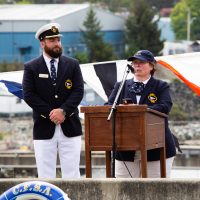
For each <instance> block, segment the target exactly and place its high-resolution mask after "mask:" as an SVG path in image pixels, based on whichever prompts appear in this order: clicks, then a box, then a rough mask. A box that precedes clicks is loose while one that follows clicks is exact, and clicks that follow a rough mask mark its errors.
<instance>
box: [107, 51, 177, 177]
mask: <svg viewBox="0 0 200 200" xmlns="http://www.w3.org/2000/svg"><path fill="white" fill-rule="evenodd" d="M128 61H131V71H132V73H133V78H132V79H128V80H126V81H125V83H124V86H123V89H122V91H121V94H120V96H119V98H118V102H117V104H122V103H133V104H145V105H147V106H148V107H149V108H151V109H153V110H156V111H159V112H161V113H164V114H167V115H168V114H169V112H170V110H171V108H172V100H171V97H170V93H169V85H168V83H167V82H164V81H162V80H158V79H156V78H154V77H153V75H154V72H155V70H156V60H155V58H154V55H153V54H152V53H151V52H150V51H148V50H140V51H138V52H136V53H135V54H134V55H133V56H131V57H130V58H128ZM119 87H120V82H117V83H116V84H115V86H114V89H113V91H112V93H111V95H110V96H109V99H108V102H107V103H106V104H108V105H112V104H113V102H114V101H115V97H116V94H117V92H118V89H119ZM165 148H166V177H170V172H171V169H172V164H173V160H174V156H175V155H176V148H175V142H174V139H173V135H172V133H171V131H170V129H169V127H168V121H167V119H166V121H165ZM115 158H116V160H115V176H116V178H130V177H133V178H139V177H141V155H140V151H117V152H116V157H115ZM147 176H148V178H159V177H160V149H153V150H148V151H147Z"/></svg>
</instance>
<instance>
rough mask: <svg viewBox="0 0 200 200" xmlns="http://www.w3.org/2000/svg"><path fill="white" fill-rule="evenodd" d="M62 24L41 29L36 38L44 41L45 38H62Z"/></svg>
mask: <svg viewBox="0 0 200 200" xmlns="http://www.w3.org/2000/svg"><path fill="white" fill-rule="evenodd" d="M59 30H60V24H58V23H49V24H46V25H44V26H42V27H41V28H39V29H38V30H37V32H36V34H35V38H36V39H38V40H40V41H42V40H43V39H45V38H53V37H61V36H62V35H61V34H60V31H59Z"/></svg>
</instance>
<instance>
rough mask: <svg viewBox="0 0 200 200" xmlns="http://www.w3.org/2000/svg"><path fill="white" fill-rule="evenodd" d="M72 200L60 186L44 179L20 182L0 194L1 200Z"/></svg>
mask: <svg viewBox="0 0 200 200" xmlns="http://www.w3.org/2000/svg"><path fill="white" fill-rule="evenodd" d="M30 199H34V200H58V199H59V200H70V199H69V198H68V195H67V194H66V193H64V192H63V191H62V190H61V189H60V188H58V187H56V186H55V185H52V184H50V183H47V182H43V181H28V182H24V183H21V184H18V185H16V186H14V187H12V188H10V189H9V190H7V191H6V192H4V193H3V194H2V195H1V196H0V200H30Z"/></svg>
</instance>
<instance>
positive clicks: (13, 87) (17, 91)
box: [0, 80, 23, 99]
mask: <svg viewBox="0 0 200 200" xmlns="http://www.w3.org/2000/svg"><path fill="white" fill-rule="evenodd" d="M0 82H2V83H4V84H5V86H6V87H7V88H8V91H9V92H10V93H12V94H14V95H15V96H17V97H18V98H20V99H23V91H22V84H21V83H17V82H14V81H6V80H0Z"/></svg>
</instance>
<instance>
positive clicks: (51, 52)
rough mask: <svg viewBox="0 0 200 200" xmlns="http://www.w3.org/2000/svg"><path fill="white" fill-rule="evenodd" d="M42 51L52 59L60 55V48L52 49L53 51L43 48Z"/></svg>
mask: <svg viewBox="0 0 200 200" xmlns="http://www.w3.org/2000/svg"><path fill="white" fill-rule="evenodd" d="M44 51H45V52H46V53H47V54H48V55H49V56H51V57H52V58H58V57H60V56H61V55H62V47H54V48H53V49H50V48H48V47H47V46H44Z"/></svg>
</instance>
